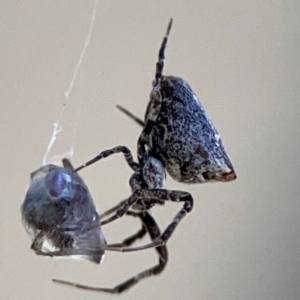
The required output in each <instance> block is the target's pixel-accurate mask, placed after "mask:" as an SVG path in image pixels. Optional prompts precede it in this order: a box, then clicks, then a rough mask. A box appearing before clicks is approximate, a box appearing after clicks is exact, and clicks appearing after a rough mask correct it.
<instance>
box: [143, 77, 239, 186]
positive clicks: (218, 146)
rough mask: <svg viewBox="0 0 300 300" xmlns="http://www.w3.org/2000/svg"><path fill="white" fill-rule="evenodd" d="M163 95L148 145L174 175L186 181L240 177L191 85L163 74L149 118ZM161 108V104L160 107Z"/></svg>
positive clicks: (155, 92)
mask: <svg viewBox="0 0 300 300" xmlns="http://www.w3.org/2000/svg"><path fill="white" fill-rule="evenodd" d="M157 97H161V107H160V112H159V114H158V116H157V118H156V120H155V121H154V125H153V128H152V130H151V132H150V134H149V140H148V142H147V145H148V147H149V149H148V152H149V155H150V156H154V157H156V158H157V159H159V160H161V161H162V162H163V164H164V166H165V168H166V169H167V171H168V173H169V174H170V175H171V177H172V178H173V179H175V180H177V181H180V182H185V183H199V182H208V181H230V180H233V179H235V178H236V174H235V172H234V169H233V166H232V163H231V162H230V160H229V158H228V156H227V154H226V151H225V149H224V146H223V143H222V140H221V138H220V135H219V134H218V132H217V130H216V129H215V127H214V125H213V123H212V121H211V120H210V118H209V117H208V115H207V114H206V112H205V110H204V108H203V106H202V105H201V103H200V102H199V100H198V99H197V97H196V95H195V94H194V92H193V91H192V89H191V88H190V86H189V85H188V84H187V83H186V82H185V81H184V80H183V79H181V78H179V77H173V76H162V79H161V82H160V89H159V92H158V91H157V87H156V86H155V84H154V89H153V91H152V93H151V95H150V102H149V104H148V107H147V110H146V114H145V122H147V119H148V116H149V113H150V111H151V110H153V106H156V107H157V104H156V103H157ZM156 109H157V108H156Z"/></svg>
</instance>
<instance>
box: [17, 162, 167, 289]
mask: <svg viewBox="0 0 300 300" xmlns="http://www.w3.org/2000/svg"><path fill="white" fill-rule="evenodd" d="M62 163H63V167H59V166H56V165H52V164H50V165H46V166H43V167H41V168H39V169H38V170H36V171H35V172H33V173H32V174H31V185H30V188H29V190H28V192H27V194H26V197H25V201H24V203H23V205H22V207H21V212H22V219H23V224H24V226H25V228H26V229H27V231H28V233H29V234H30V235H31V237H32V239H33V243H32V246H31V248H32V249H33V250H34V251H35V252H36V254H38V255H43V256H50V257H54V256H74V255H76V256H81V258H84V259H87V260H89V261H91V262H94V263H97V264H99V263H100V262H101V259H102V257H103V256H104V247H105V245H106V240H105V237H104V235H103V233H102V231H101V227H100V226H99V220H100V218H102V217H104V216H105V215H108V214H111V213H112V212H114V211H115V210H116V208H112V209H110V210H109V211H107V212H106V213H104V214H103V215H101V216H100V218H99V215H98V213H97V211H96V208H95V205H94V203H93V200H92V197H91V195H90V193H89V191H88V188H87V186H86V185H85V184H84V182H83V180H82V179H81V178H80V177H79V175H78V174H76V173H72V171H73V170H74V168H73V166H72V164H71V162H70V161H69V160H68V159H63V160H62ZM126 215H129V216H133V217H138V218H140V220H141V221H142V224H143V227H142V229H141V230H139V231H138V232H137V233H136V234H134V235H132V236H131V237H129V238H127V239H125V240H124V241H123V242H122V243H119V244H114V245H112V246H114V247H128V246H130V245H131V244H132V243H134V242H135V241H136V240H137V239H140V238H142V237H143V236H144V235H145V234H146V233H147V232H148V233H149V235H150V238H151V239H152V240H154V239H156V238H158V237H159V236H160V230H159V227H158V225H157V223H156V222H155V220H154V218H153V217H152V216H151V215H150V214H149V213H148V212H145V213H138V212H133V211H128V212H127V213H126ZM156 251H157V253H158V255H159V263H158V264H157V265H155V266H154V267H152V268H150V269H148V270H145V271H143V272H141V273H139V274H137V275H136V276H134V277H132V278H130V279H128V280H126V281H125V282H123V283H121V284H119V285H117V286H116V287H115V288H113V289H109V288H98V289H97V288H89V287H88V286H84V285H76V284H72V285H75V286H77V287H79V288H84V289H92V290H98V291H103V292H108V293H121V292H123V291H125V290H127V289H129V288H130V287H131V286H132V285H134V284H136V283H137V282H139V281H140V280H141V279H143V278H146V277H149V276H151V275H157V274H159V273H160V272H162V271H163V269H164V268H165V265H166V264H167V261H168V252H167V248H166V246H160V247H157V248H156ZM53 281H55V282H59V283H64V284H71V283H68V282H66V281H62V280H57V279H53Z"/></svg>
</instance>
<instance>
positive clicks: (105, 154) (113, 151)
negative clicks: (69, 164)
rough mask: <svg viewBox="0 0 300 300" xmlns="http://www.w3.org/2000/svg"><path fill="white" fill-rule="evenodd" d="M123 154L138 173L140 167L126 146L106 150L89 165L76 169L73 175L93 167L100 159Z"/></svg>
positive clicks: (89, 162)
mask: <svg viewBox="0 0 300 300" xmlns="http://www.w3.org/2000/svg"><path fill="white" fill-rule="evenodd" d="M120 152H122V153H123V154H124V157H125V159H126V161H127V163H128V165H129V166H130V167H131V168H132V169H133V170H134V171H137V170H138V169H139V166H138V164H137V163H136V162H135V161H134V160H133V157H132V154H131V151H130V150H129V149H128V148H127V147H126V146H117V147H114V148H112V149H109V150H105V151H102V152H101V153H100V154H99V155H97V156H96V157H94V158H93V159H91V160H90V161H88V162H87V163H85V164H84V165H82V166H80V167H78V168H76V169H75V170H74V171H73V173H76V172H78V171H80V170H82V169H84V168H85V167H87V166H90V165H92V164H93V163H95V162H97V161H99V160H100V159H102V158H106V157H108V156H110V155H112V154H116V153H120Z"/></svg>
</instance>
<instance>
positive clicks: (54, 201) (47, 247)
mask: <svg viewBox="0 0 300 300" xmlns="http://www.w3.org/2000/svg"><path fill="white" fill-rule="evenodd" d="M63 162H64V167H59V166H56V165H51V164H50V165H46V166H43V167H41V168H39V169H38V170H36V171H35V172H33V173H31V183H30V187H29V190H28V192H27V194H26V197H25V200H24V203H23V205H22V207H21V212H22V219H23V224H24V226H25V228H26V229H27V231H28V233H29V234H30V235H31V237H32V240H33V243H32V246H31V248H32V249H33V250H34V251H35V252H36V253H37V254H38V255H46V256H68V255H80V256H82V258H85V259H88V260H90V261H92V262H94V263H100V261H101V259H102V256H103V254H104V250H103V248H104V246H105V245H106V240H105V238H104V235H103V233H102V231H101V227H100V226H98V224H99V222H100V219H99V215H98V213H97V211H96V208H95V205H94V202H93V199H92V196H91V194H90V192H89V190H88V188H87V186H86V185H85V183H84V182H83V180H82V179H81V178H80V176H79V175H78V174H76V173H73V172H72V171H73V167H72V165H71V163H70V162H69V161H68V160H66V159H65V160H64V161H63ZM90 227H92V229H91V230H87V229H89V228H90ZM76 228H79V229H80V230H74V229H76Z"/></svg>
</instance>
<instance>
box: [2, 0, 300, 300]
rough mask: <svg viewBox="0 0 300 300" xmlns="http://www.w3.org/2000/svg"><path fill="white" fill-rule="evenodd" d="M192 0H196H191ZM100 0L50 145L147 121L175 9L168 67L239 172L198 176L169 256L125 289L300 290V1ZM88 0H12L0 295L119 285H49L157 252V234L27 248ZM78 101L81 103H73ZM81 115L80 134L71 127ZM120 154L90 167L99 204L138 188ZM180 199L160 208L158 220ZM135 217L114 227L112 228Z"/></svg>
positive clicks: (210, 295)
mask: <svg viewBox="0 0 300 300" xmlns="http://www.w3.org/2000/svg"><path fill="white" fill-rule="evenodd" d="M187 2H188V4H187ZM223 3H225V1H160V2H159V4H158V1H157V2H155V3H154V1H148V2H147V3H145V1H105V2H104V1H100V2H99V4H98V9H97V19H96V21H95V24H94V31H93V35H92V38H91V41H90V45H89V47H88V49H87V53H86V56H85V59H84V61H83V63H82V65H81V68H80V74H79V77H78V79H77V81H76V82H75V86H74V89H73V91H72V94H71V97H70V99H69V100H68V102H67V105H66V109H65V113H64V115H63V117H62V119H61V124H62V125H63V126H64V131H63V133H62V134H61V135H60V136H59V138H58V139H57V143H56V144H55V147H54V148H53V151H52V152H51V155H54V154H57V153H62V152H65V151H68V150H69V148H70V146H71V144H72V143H73V142H75V144H76V145H75V155H74V157H73V163H74V164H75V165H78V164H80V163H82V162H84V161H86V160H87V159H89V158H91V157H92V156H94V155H95V154H97V153H98V152H99V151H100V150H104V149H107V148H109V147H112V146H115V145H119V144H125V145H127V146H129V147H130V148H131V149H132V150H133V151H134V152H135V151H136V140H137V137H138V134H139V132H140V129H139V128H138V126H137V125H135V124H134V123H133V122H131V121H130V120H129V119H127V118H126V117H125V116H123V115H122V114H121V113H120V112H118V111H117V109H116V108H115V104H121V105H124V106H125V107H127V108H128V109H130V110H132V111H133V112H135V113H136V114H138V115H139V116H143V114H144V110H145V107H146V104H147V102H148V94H149V92H150V84H151V81H152V79H153V76H154V67H155V61H156V57H157V50H158V47H159V44H160V42H161V38H162V36H163V34H164V32H165V29H166V26H167V22H168V20H169V18H170V17H171V16H172V17H173V18H174V24H173V29H172V32H171V37H170V42H169V45H168V49H167V53H166V54H167V61H166V68H165V71H166V74H172V75H179V76H182V77H184V78H185V79H186V80H187V81H188V82H189V83H190V84H191V86H192V87H193V89H194V90H195V92H196V93H197V96H198V97H199V98H200V99H201V101H202V103H203V105H204V107H205V108H206V110H207V112H208V113H209V115H210V116H211V118H212V119H213V121H214V123H215V125H216V127H217V128H218V130H219V132H220V134H221V136H222V138H223V141H224V143H225V146H226V149H227V151H228V153H229V156H230V157H231V159H232V161H233V163H234V165H235V168H236V172H237V175H238V179H237V180H236V181H235V182H232V183H226V184H222V183H218V184H217V183H216V184H208V185H203V186H201V185H194V186H188V185H183V184H177V183H174V182H172V181H171V180H170V178H168V184H167V185H168V187H170V188H176V189H182V190H189V191H190V192H192V193H193V195H194V197H195V199H196V201H195V202H196V203H195V208H194V210H193V212H192V213H191V214H190V215H189V216H188V217H187V218H186V219H185V220H184V221H183V222H182V224H180V226H179V228H178V230H177V231H176V232H175V234H174V236H173V237H172V239H171V240H170V242H169V244H168V246H169V252H170V260H169V264H168V266H167V269H166V271H165V272H164V273H163V274H162V275H161V276H159V277H157V278H151V279H148V280H146V281H144V282H142V283H140V284H139V285H138V286H136V287H134V288H132V289H131V290H130V291H129V292H128V293H126V294H124V295H122V296H119V297H120V298H122V299H189V300H192V299H201V300H207V299H212V300H217V299H230V300H235V299H236V300H240V299H251V300H252V299H272V300H274V299H289V300H297V299H299V298H300V287H299V282H300V261H299V253H300V239H299V233H300V232H299V231H300V230H299V196H300V188H299V174H300V154H299V153H300V152H299V135H300V126H299V120H298V114H299V109H300V104H299V103H300V100H299V96H300V87H299V80H300V76H299V72H300V71H299V68H300V57H299V53H300V47H299V33H300V30H299V28H300V27H299V25H300V24H299V23H300V5H299V2H298V1H285V2H282V1H226V4H223ZM93 5H94V4H93V1H8V0H7V1H2V4H1V17H0V22H1V23H0V24H1V25H0V30H1V34H0V35H1V48H0V53H1V55H0V70H1V71H0V72H1V77H0V99H1V109H0V113H1V117H0V120H1V126H0V140H1V158H0V159H1V162H0V166H1V168H0V170H1V171H0V172H1V178H0V185H1V192H0V201H1V202H0V203H1V206H0V214H1V215H0V244H1V247H0V286H1V287H0V293H1V299H74V300H76V299H110V298H114V297H113V296H110V295H105V294H98V293H93V292H84V291H80V290H76V289H72V288H68V287H62V286H58V285H55V284H54V283H52V282H51V278H53V277H56V278H62V279H69V280H74V281H77V282H81V283H88V284H93V285H99V286H113V285H114V284H115V283H118V282H120V281H122V280H123V279H126V278H127V277H128V276H131V275H133V274H134V273H135V272H137V271H139V270H142V269H143V268H144V267H146V266H148V267H149V266H151V265H152V264H153V263H155V262H156V259H157V258H156V256H155V253H154V251H153V250H147V251H145V252H140V253H130V254H119V253H107V254H106V257H105V260H104V263H103V264H102V265H101V266H94V265H92V264H91V263H88V262H84V261H82V262H78V261H72V260H58V261H57V260H51V259H47V258H44V257H38V256H36V255H35V254H34V253H33V252H32V251H31V250H30V249H29V247H30V240H29V238H28V237H27V235H26V233H25V231H24V229H23V227H22V225H21V221H20V205H21V203H22V201H23V199H24V196H25V187H26V186H27V185H28V182H29V174H30V172H31V171H33V170H34V169H36V168H37V167H39V166H40V164H41V160H42V156H43V154H44V152H45V148H46V146H47V144H48V141H49V138H50V135H51V132H52V123H53V122H54V121H56V120H57V119H58V118H59V114H60V111H61V107H62V105H63V103H64V92H65V91H66V90H67V88H68V86H69V83H70V80H71V78H72V75H73V72H74V69H75V66H76V64H77V62H78V60H79V56H80V53H81V51H82V47H83V44H84V42H85V39H86V36H87V32H88V26H89V22H90V18H91V13H92V9H93ZM78 111H79V113H78ZM74 128H75V134H73V133H74ZM130 174H131V173H130V169H129V168H128V167H127V166H126V163H125V162H124V159H123V157H122V156H121V155H119V156H116V157H114V158H111V159H107V160H106V161H103V162H102V163H99V164H98V165H95V166H93V167H91V168H90V169H87V170H84V171H83V172H82V176H83V177H84V179H85V181H86V183H87V184H88V186H89V187H90V189H91V191H92V194H93V196H94V200H95V202H96V204H97V206H98V208H99V210H101V211H103V210H105V209H107V208H109V207H110V206H111V205H112V204H115V203H117V202H118V201H119V200H121V199H123V198H125V197H126V196H128V195H129V194H130V190H129V186H128V183H127V182H128V179H129V176H130ZM178 209H179V206H176V205H175V204H168V205H166V207H162V208H156V209H154V210H153V213H154V215H155V216H157V219H158V220H159V222H160V225H161V227H164V226H166V225H167V224H168V222H169V221H170V220H171V218H172V217H173V215H174V214H175V213H176V211H177V210H178ZM138 227H139V225H138V222H137V221H135V220H128V219H127V220H125V219H124V220H120V221H118V222H115V224H111V225H108V226H107V228H104V233H105V234H106V237H107V240H108V241H110V242H115V241H118V240H120V239H122V237H125V235H126V232H127V233H132V232H134V230H136V229H137V228H138Z"/></svg>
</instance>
